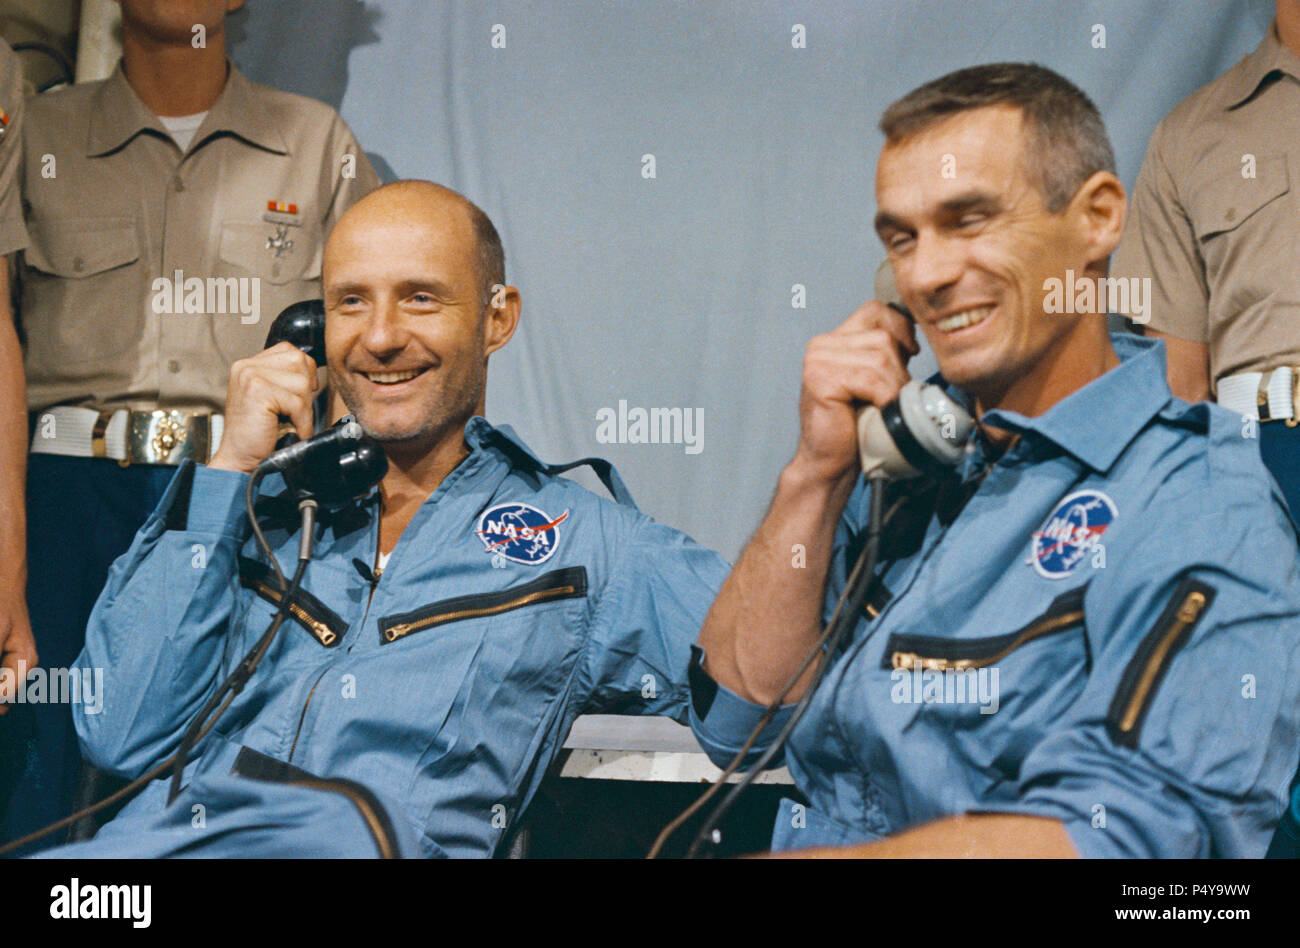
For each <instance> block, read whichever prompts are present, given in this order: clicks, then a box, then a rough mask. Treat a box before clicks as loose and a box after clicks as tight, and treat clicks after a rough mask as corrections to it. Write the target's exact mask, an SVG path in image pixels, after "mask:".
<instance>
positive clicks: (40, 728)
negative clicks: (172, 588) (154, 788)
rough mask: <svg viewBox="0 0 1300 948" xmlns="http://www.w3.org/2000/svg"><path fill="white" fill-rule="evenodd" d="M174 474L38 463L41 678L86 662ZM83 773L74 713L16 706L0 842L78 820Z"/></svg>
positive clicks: (33, 464) (32, 559)
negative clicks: (119, 566) (115, 572)
mask: <svg viewBox="0 0 1300 948" xmlns="http://www.w3.org/2000/svg"><path fill="white" fill-rule="evenodd" d="M175 472H176V468H174V467H167V466H161V465H133V466H131V467H125V468H124V467H120V466H119V465H118V464H117V462H116V461H111V460H104V459H96V458H68V457H59V456H56V455H49V454H34V455H32V456H31V458H30V460H29V462H28V466H27V564H28V580H27V607H28V610H29V612H30V613H31V619H32V634H33V635H34V637H35V639H36V651H37V652H38V653H39V655H40V665H41V667H42V668H44V669H47V670H50V669H60V668H68V667H70V666H71V665H72V663H73V661H74V660H75V659H76V657H77V655H78V654H79V653H80V652H81V649H82V646H83V645H84V644H85V637H86V623H87V621H88V620H89V618H90V612H91V609H92V608H93V607H94V605H95V600H96V599H98V598H99V593H100V591H101V590H102V589H103V588H104V584H105V582H106V581H107V578H108V569H109V567H110V566H111V565H112V563H113V561H114V560H115V559H117V558H118V557H119V556H121V555H122V554H123V553H125V552H126V550H127V548H128V547H129V546H130V545H131V540H132V539H133V538H134V536H135V533H136V531H137V530H139V529H140V527H141V526H142V525H143V524H144V521H145V520H146V518H147V517H148V516H149V514H150V513H151V512H152V511H153V509H154V508H155V507H156V506H157V505H158V501H159V500H160V499H161V498H162V494H163V491H164V490H165V489H166V487H167V484H168V483H169V482H170V481H171V479H172V476H173V475H174V474H175ZM162 592H163V591H162V590H159V594H160V595H161V594H162ZM104 700H105V701H111V700H112V695H107V696H104ZM80 766H81V753H80V750H79V748H78V746H77V736H76V732H75V731H74V730H73V726H72V709H71V707H70V706H69V705H68V704H50V703H44V704H16V705H12V706H11V707H10V709H9V712H8V713H7V714H5V715H4V716H3V717H0V842H4V841H8V840H11V839H16V838H18V837H19V836H24V835H26V834H27V833H29V832H31V831H33V830H36V829H40V828H41V827H43V826H46V825H48V824H50V823H53V822H54V821H55V820H57V819H61V818H62V817H64V816H67V815H68V814H69V813H71V812H72V809H73V807H72V801H73V791H74V788H75V785H76V781H77V775H78V772H79V770H80ZM66 835H67V834H66V832H63V831H60V832H56V833H54V834H52V835H50V836H48V837H46V838H45V839H43V840H41V841H40V842H38V843H36V844H34V845H33V846H32V847H31V848H30V849H26V850H24V852H33V851H35V850H37V849H42V848H45V847H47V846H53V845H57V844H58V843H60V842H62V841H63V840H64V839H65V838H66Z"/></svg>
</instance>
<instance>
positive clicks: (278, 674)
mask: <svg viewBox="0 0 1300 948" xmlns="http://www.w3.org/2000/svg"><path fill="white" fill-rule="evenodd" d="M504 266H505V264H504V254H503V252H502V249H501V242H500V239H499V238H498V236H497V232H496V229H495V228H494V227H493V226H492V224H491V222H490V221H489V220H488V218H487V217H486V216H485V215H484V214H483V212H482V211H480V210H479V209H478V208H477V207H475V206H474V205H473V204H471V203H470V202H469V201H467V200H465V199H464V198H463V197H461V196H460V195H458V194H456V193H455V192H452V191H449V190H447V189H446V188H442V187H439V186H438V185H434V184H430V183H428V182H399V183H397V184H393V185H387V186H385V187H383V188H380V189H379V190H377V191H375V192H373V193H371V194H370V195H369V196H367V197H366V198H364V199H363V200H361V201H360V202H358V203H357V204H356V205H355V206H354V207H353V208H352V209H351V210H350V211H349V212H348V213H347V214H345V215H344V216H343V218H342V219H341V221H340V222H339V224H338V226H337V227H336V228H335V230H334V232H333V233H332V234H331V236H330V239H329V242H328V244H327V247H326V251H325V258H324V275H323V281H324V287H325V305H326V350H327V355H328V360H327V361H328V367H329V378H330V381H331V384H332V386H333V387H334V389H335V391H337V393H339V395H340V396H341V398H342V401H343V402H344V403H345V405H346V408H347V410H349V411H351V412H352V413H354V414H355V416H356V418H357V419H358V420H359V421H360V423H361V424H362V426H363V427H364V428H365V429H366V431H367V432H368V433H369V434H370V435H371V436H372V437H373V438H375V439H376V440H378V441H379V442H380V444H381V445H382V447H383V450H384V452H385V454H386V455H387V458H388V472H387V474H386V476H385V477H384V479H383V481H382V482H381V484H380V485H379V487H378V489H377V490H374V491H372V492H371V493H370V494H369V495H368V496H367V497H366V498H364V499H363V500H361V501H360V502H358V503H356V504H353V505H349V506H346V507H344V508H343V509H342V510H339V511H331V512H325V511H323V512H322V521H321V527H320V530H319V534H318V536H317V539H316V545H315V549H316V554H315V558H314V559H313V560H312V563H311V565H310V567H309V568H308V569H307V571H306V574H305V578H304V580H303V585H302V589H303V592H302V593H301V594H300V595H298V596H297V597H296V598H295V604H294V608H293V615H294V621H293V622H292V623H286V625H285V626H284V627H283V628H282V629H281V630H280V632H279V635H278V637H277V638H276V640H275V642H274V644H273V645H272V647H271V648H270V650H269V651H268V652H267V655H266V659H265V661H264V662H263V663H262V665H261V667H260V668H259V670H258V672H257V674H256V675H255V676H254V677H253V679H252V680H251V682H250V683H249V685H248V687H247V688H246V689H245V690H244V692H243V693H242V694H240V695H239V696H238V697H237V698H236V699H235V700H234V701H233V703H231V704H230V707H229V709H228V710H226V711H225V713H224V714H223V715H222V716H221V718H220V720H219V723H218V724H217V726H216V728H215V730H214V731H213V733H212V734H211V735H210V736H209V737H208V738H207V739H206V740H205V741H204V742H203V743H202V744H200V745H199V747H198V748H197V749H196V753H195V754H194V755H193V759H192V762H191V764H190V766H189V768H188V769H187V771H186V778H185V784H186V786H185V789H184V790H183V791H182V792H181V793H180V794H179V796H177V798H176V800H175V801H174V802H172V803H171V804H170V805H167V804H166V799H167V788H166V786H165V780H162V781H154V782H153V783H152V784H149V785H148V786H147V787H146V788H145V790H144V791H143V792H142V793H141V794H140V795H139V796H138V797H137V798H136V799H135V800H133V801H132V802H131V803H130V804H129V805H128V806H127V808H126V809H125V810H124V811H123V812H122V814H121V815H119V816H118V817H117V818H116V819H114V820H113V821H111V822H110V823H108V824H107V825H106V826H105V827H104V829H102V830H101V831H100V833H99V835H98V836H97V837H96V838H95V839H93V840H91V841H90V842H88V843H82V844H78V845H75V846H71V847H63V848H60V849H57V850H53V851H51V852H52V853H53V854H55V855H59V856H98V855H112V856H166V855H182V854H184V855H213V856H222V855H258V856H303V855H348V856H360V855H374V854H376V853H390V852H391V853H395V854H399V855H408V856H410V855H423V856H442V855H452V856H462V855H466V856H468V855H477V856H484V855H490V854H492V853H493V852H494V851H496V850H497V849H498V847H499V846H500V844H501V842H502V841H503V840H504V839H506V838H508V836H509V833H510V830H511V829H512V828H513V827H514V825H515V823H516V821H517V819H518V817H519V815H520V813H521V812H522V811H523V810H524V808H525V807H526V806H527V805H528V801H529V800H530V799H531V797H532V795H533V793H534V791H535V790H536V789H537V786H538V784H539V783H540V782H541V780H542V778H543V777H544V776H545V774H546V771H547V769H548V766H549V765H550V764H551V762H552V761H553V760H554V759H555V757H556V755H557V754H558V753H559V751H560V748H561V746H562V744H563V741H564V739H565V736H566V735H567V734H568V731H569V727H570V725H572V723H573V721H574V719H575V718H576V717H577V716H578V715H579V714H582V713H586V712H605V713H626V714H667V715H672V716H675V717H677V718H679V719H682V720H684V719H685V717H686V707H687V701H688V688H687V685H686V681H685V673H686V668H687V665H688V658H689V647H690V643H691V641H692V640H693V639H694V637H695V635H696V633H697V632H698V630H699V627H700V624H701V623H702V621H703V618H704V612H705V610H706V609H707V607H708V603H709V602H711V601H712V599H713V597H714V595H715V594H716V592H717V589H718V587H719V585H720V584H721V581H722V578H723V577H724V575H725V573H726V565H725V563H724V562H723V561H722V560H721V558H719V557H718V556H717V555H716V554H714V553H711V552H709V551H707V550H704V549H703V548H701V547H699V546H698V545H696V544H695V543H694V542H693V541H691V540H690V539H689V538H688V537H686V536H684V535H682V534H681V533H678V532H677V531H675V530H671V529H669V528H667V527H664V526H660V525H659V524H656V523H655V522H654V521H652V520H651V519H650V518H649V517H647V516H645V515H644V514H641V513H640V512H638V511H637V509H636V507H635V506H634V505H633V504H632V501H631V498H630V497H629V496H628V495H627V492H626V489H625V488H624V487H623V484H622V482H621V480H620V479H619V477H618V475H617V473H616V472H615V471H614V470H613V469H612V468H611V467H610V466H609V465H608V464H607V463H606V462H603V461H600V460H598V459H587V460H585V461H581V462H575V464H567V465H550V464H546V463H543V462H542V461H540V460H538V459H537V457H536V456H535V455H534V454H533V453H532V452H531V451H530V450H529V449H528V448H527V447H526V446H525V445H524V444H523V442H522V441H521V440H520V439H519V437H518V436H517V435H516V434H515V433H514V432H513V431H511V429H510V428H508V427H505V426H501V427H494V426H493V425H491V424H489V423H488V422H487V421H486V420H485V419H484V418H483V417H482V416H483V411H484V403H485V399H486V379H487V363H488V358H489V356H490V355H491V354H492V353H494V352H496V351H497V350H499V349H500V348H501V347H502V346H504V345H505V344H506V343H507V342H508V341H509V340H510V338H511V336H512V335H513V333H514V331H515V327H516V326H517V324H518V320H519V314H520V296H519V291H518V290H517V289H516V288H515V287H513V286H507V285H505V272H504ZM316 368H317V367H316V365H315V364H314V363H313V362H312V360H311V359H310V358H309V357H307V356H306V355H304V354H303V353H302V352H300V351H298V350H297V349H295V348H293V347H292V346H291V345H289V344H288V343H280V344H279V345H277V346H274V347H272V348H270V349H267V350H266V351H264V352H261V353H259V354H258V355H256V356H253V357H251V358H248V359H243V360H240V361H239V362H237V363H236V364H235V366H234V368H233V369H232V371H231V382H230V394H229V396H228V397H227V401H226V419H227V421H226V432H225V435H224V437H223V438H222V441H221V447H220V449H219V451H218V452H217V454H216V456H214V457H213V459H212V462H211V463H210V464H209V465H207V466H204V465H196V464H194V463H193V462H187V463H186V464H185V465H184V466H183V467H182V468H181V470H180V471H178V472H177V474H176V477H175V479H174V480H173V482H172V484H171V486H170V487H169V489H168V491H167V494H166V496H165V497H164V499H163V501H162V503H161V504H160V505H159V507H158V509H157V511H156V512H155V513H154V514H153V516H151V517H150V519H149V521H148V523H147V524H146V525H145V527H144V528H143V529H142V530H141V532H140V534H139V535H138V536H137V537H136V540H135V543H134V544H133V545H132V548H131V550H130V552H129V553H127V555H126V556H124V557H123V558H121V559H120V560H118V562H117V563H116V564H115V566H114V568H113V572H112V575H111V577H110V581H109V584H108V587H107V588H106V589H105V591H104V594H103V595H102V596H101V597H100V600H99V602H98V603H97V605H96V607H95V611H94V614H93V616H92V618H91V623H90V627H89V629H88V630H87V633H86V649H85V651H84V652H83V653H82V655H81V656H80V658H79V660H78V662H79V665H80V666H81V667H88V668H103V669H104V675H105V684H104V692H105V699H104V706H103V711H102V713H101V714H98V715H90V714H85V713H78V714H77V718H76V723H77V730H78V734H79V736H80V737H81V741H82V746H83V748H84V750H85V753H86V754H87V756H88V757H89V758H90V759H91V760H92V761H94V762H95V763H96V765H98V766H100V767H102V768H105V769H108V770H111V771H112V772H114V773H116V774H119V775H121V776H124V777H136V776H137V775H140V774H143V773H145V772H147V771H149V770H150V769H151V768H154V767H156V766H158V764H159V763H160V762H162V761H165V760H166V759H167V757H168V756H169V755H170V754H171V753H172V752H173V751H174V750H175V748H176V746H177V744H178V742H179V739H180V736H181V734H182V733H183V731H184V729H185V727H186V725H187V723H188V722H189V721H190V720H191V719H192V718H193V717H194V715H195V713H196V712H197V711H198V709H199V707H200V706H201V705H202V704H203V703H204V701H205V700H206V699H207V698H208V696H209V695H211V694H212V692H213V689H214V688H215V686H216V683H217V682H219V681H221V680H223V679H224V678H225V676H226V675H227V673H228V672H229V671H230V669H231V668H232V666H233V663H235V662H237V661H238V660H239V659H240V658H241V657H242V656H243V655H244V653H245V652H247V651H248V649H249V648H250V647H251V646H252V644H253V643H254V642H255V641H256V640H257V639H258V637H259V636H261V634H262V632H263V631H264V630H265V628H266V627H267V625H268V623H269V622H270V621H271V617H272V615H273V613H274V612H275V609H276V603H277V602H278V598H279V596H278V591H277V590H276V589H275V588H274V587H273V585H272V584H273V583H274V580H273V579H268V578H267V577H268V565H267V564H266V563H265V562H264V561H263V560H262V559H261V558H260V557H259V555H258V553H257V547H256V546H255V545H254V544H253V542H252V540H251V539H250V533H249V525H248V523H247V518H246V517H245V514H244V501H243V497H244V492H245V487H246V485H247V483H248V478H249V475H250V472H252V471H253V470H254V469H255V468H256V467H257V465H258V464H259V462H261V461H262V459H264V458H265V457H266V456H267V455H269V454H270V453H271V451H272V449H273V447H274V445H275V442H276V438H277V434H278V428H279V425H280V419H281V417H282V416H284V417H287V418H289V419H290V420H291V421H292V423H293V424H294V426H295V427H296V428H297V429H298V432H299V434H300V435H302V436H304V437H306V436H309V435H310V434H311V433H312V428H313V424H312V414H311V412H312V401H313V398H312V395H313V392H314V391H315V390H316V387H317V377H316ZM577 464H589V465H590V466H591V467H592V468H594V469H595V471H596V473H597V474H598V476H599V477H600V478H601V480H602V481H603V482H604V484H605V486H606V487H607V488H608V489H609V491H610V492H611V493H612V494H613V495H614V497H615V500H616V501H617V502H610V501H608V500H604V499H602V498H600V497H597V496H596V495H595V494H592V493H591V492H589V491H587V490H585V489H583V488H581V487H579V486H578V485H577V484H576V483H574V482H573V481H570V480H568V479H566V478H563V477H561V476H559V475H560V474H561V473H562V472H564V471H565V470H567V469H569V468H572V467H574V466H576V465H577ZM270 490H271V491H272V492H274V491H275V490H276V488H275V487H274V486H272V487H271V488H270ZM262 506H263V508H264V510H263V514H262V519H263V524H264V526H265V529H266V532H267V536H268V538H269V540H270V543H271V545H272V548H273V549H275V550H276V551H277V557H278V559H279V560H280V561H281V562H282V563H286V564H287V563H289V562H292V561H293V559H294V558H295V556H296V552H295V551H296V549H297V544H298V542H299V540H298V536H297V517H296V515H294V513H293V505H292V503H290V505H289V507H288V516H287V518H286V517H285V516H284V510H285V508H284V506H283V503H282V502H280V501H277V500H276V499H275V498H274V497H264V498H263V501H262ZM277 511H279V513H278V514H277ZM195 551H201V552H202V554H203V555H202V558H201V562H200V561H199V560H197V559H196V552H195Z"/></svg>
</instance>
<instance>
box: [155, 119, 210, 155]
mask: <svg viewBox="0 0 1300 948" xmlns="http://www.w3.org/2000/svg"><path fill="white" fill-rule="evenodd" d="M207 117H208V113H207V112H195V113H194V114H193V115H160V116H158V121H160V122H162V124H163V128H165V129H167V134H168V135H170V136H171V137H172V138H173V139H174V140H175V142H176V144H178V145H180V146H181V151H184V150H185V149H186V148H189V147H190V142H192V141H194V133H195V132H197V131H198V130H199V126H200V125H202V124H203V120H204V119H205V118H207Z"/></svg>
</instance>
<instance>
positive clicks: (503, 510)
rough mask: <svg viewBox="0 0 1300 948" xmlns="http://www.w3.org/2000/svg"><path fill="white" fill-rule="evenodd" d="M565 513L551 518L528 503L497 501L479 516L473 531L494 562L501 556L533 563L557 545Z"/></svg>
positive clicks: (529, 564)
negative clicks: (475, 528) (476, 526)
mask: <svg viewBox="0 0 1300 948" xmlns="http://www.w3.org/2000/svg"><path fill="white" fill-rule="evenodd" d="M568 516H569V512H568V511H567V510H566V511H565V512H564V513H562V514H560V515H559V516H558V517H556V518H554V519H552V518H551V517H549V516H548V515H547V514H546V513H545V512H544V511H541V510H538V509H537V508H536V507H532V506H529V505H528V504H520V503H509V504H497V505H496V506H495V507H490V508H489V509H488V510H487V511H485V512H484V513H483V515H482V516H481V517H479V519H478V529H477V530H476V531H474V532H475V533H477V534H478V536H479V539H481V540H482V541H483V546H484V548H485V552H487V553H490V554H492V559H493V565H496V563H497V562H498V561H499V559H501V558H503V559H507V560H511V561H513V562H515V563H523V564H524V565H526V566H536V565H537V564H539V563H545V562H546V561H547V560H549V559H550V558H551V557H552V556H553V555H554V553H555V551H556V549H558V548H559V545H560V524H561V523H563V522H564V521H565V519H567V518H568Z"/></svg>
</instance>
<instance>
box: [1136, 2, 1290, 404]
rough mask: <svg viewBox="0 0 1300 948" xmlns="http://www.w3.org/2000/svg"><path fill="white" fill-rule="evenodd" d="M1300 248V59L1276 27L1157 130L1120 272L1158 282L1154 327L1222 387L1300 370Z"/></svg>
mask: <svg viewBox="0 0 1300 948" xmlns="http://www.w3.org/2000/svg"><path fill="white" fill-rule="evenodd" d="M1292 182H1294V184H1293V183H1292ZM1298 247H1300V58H1298V57H1297V56H1296V55H1295V54H1294V53H1292V52H1291V51H1290V50H1288V49H1287V48H1286V47H1285V46H1283V45H1282V44H1281V43H1280V42H1279V41H1278V38H1277V34H1276V32H1275V31H1274V29H1273V28H1270V29H1269V31H1268V35H1267V36H1265V37H1264V41H1263V42H1262V43H1260V44H1259V47H1258V48H1257V49H1256V50H1255V51H1254V52H1253V53H1251V54H1250V55H1249V56H1247V57H1246V58H1245V59H1243V60H1242V61H1241V62H1240V63H1238V64H1237V65H1236V66H1234V67H1233V68H1232V69H1230V70H1229V71H1228V72H1226V73H1224V74H1223V75H1222V76H1220V77H1219V78H1218V79H1216V80H1214V81H1213V82H1211V83H1210V84H1209V85H1207V86H1205V87H1203V88H1201V89H1199V90H1197V91H1196V92H1194V93H1193V94H1192V95H1191V96H1189V97H1188V98H1187V99H1185V100H1184V101H1183V102H1182V103H1180V104H1179V105H1178V106H1177V107H1176V108H1175V109H1174V110H1173V111H1172V112H1170V113H1169V115H1167V116H1166V117H1165V118H1164V120H1163V121H1162V122H1161V123H1160V125H1159V126H1158V127H1157V128H1156V130H1155V133H1154V134H1153V135H1152V137H1151V142H1150V144H1149V145H1148V147H1147V154H1146V159H1145V161H1144V162H1143V165H1142V170H1141V173H1140V174H1139V175H1138V180H1137V187H1136V189H1135V191H1134V194H1133V204H1132V207H1131V209H1130V211H1129V219H1128V223H1127V226H1126V228H1125V233H1124V239H1123V241H1122V242H1121V244H1120V247H1119V250H1118V251H1117V253H1116V256H1115V259H1114V261H1113V265H1112V267H1111V275H1112V276H1122V277H1150V279H1151V296H1150V306H1151V309H1150V317H1149V318H1150V322H1149V325H1150V327H1151V328H1152V329H1156V330H1159V331H1160V332H1163V333H1166V334H1168V335H1171V336H1177V337H1179V338H1182V339H1190V340H1193V341H1196V342H1204V343H1208V345H1209V350H1210V378H1211V379H1212V380H1216V381H1217V380H1218V379H1220V378H1223V377H1224V376H1226V375H1233V374H1236V373H1238V372H1246V371H1261V370H1264V369H1270V368H1274V367H1277V366H1280V365H1296V364H1300V262H1298V258H1297V248H1298Z"/></svg>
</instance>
